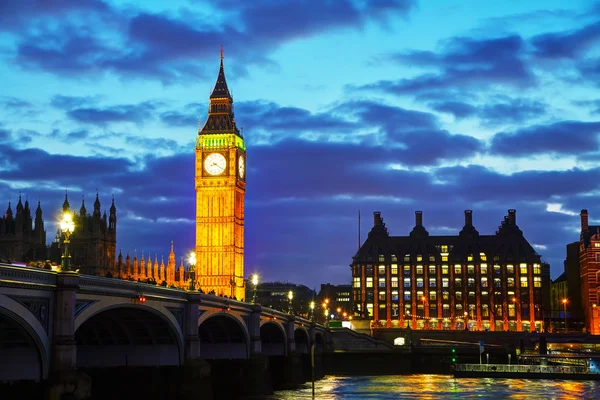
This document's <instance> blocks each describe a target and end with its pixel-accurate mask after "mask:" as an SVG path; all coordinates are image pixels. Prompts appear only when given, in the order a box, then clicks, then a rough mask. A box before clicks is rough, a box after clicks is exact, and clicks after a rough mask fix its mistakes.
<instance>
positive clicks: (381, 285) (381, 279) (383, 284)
mask: <svg viewBox="0 0 600 400" xmlns="http://www.w3.org/2000/svg"><path fill="white" fill-rule="evenodd" d="M379 287H381V288H384V287H385V278H379Z"/></svg>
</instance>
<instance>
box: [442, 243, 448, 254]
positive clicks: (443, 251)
mask: <svg viewBox="0 0 600 400" xmlns="http://www.w3.org/2000/svg"><path fill="white" fill-rule="evenodd" d="M447 252H448V245H446V244H443V245H442V253H447Z"/></svg>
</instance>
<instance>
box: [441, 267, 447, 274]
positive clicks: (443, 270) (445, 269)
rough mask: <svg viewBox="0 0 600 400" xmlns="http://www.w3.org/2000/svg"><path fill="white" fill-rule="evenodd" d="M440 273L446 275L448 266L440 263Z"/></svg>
mask: <svg viewBox="0 0 600 400" xmlns="http://www.w3.org/2000/svg"><path fill="white" fill-rule="evenodd" d="M442 275H448V266H447V265H442Z"/></svg>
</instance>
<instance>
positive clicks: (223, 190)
mask: <svg viewBox="0 0 600 400" xmlns="http://www.w3.org/2000/svg"><path fill="white" fill-rule="evenodd" d="M195 187H196V249H195V252H196V271H197V276H198V284H199V286H200V288H202V290H203V291H204V292H205V293H207V292H210V291H212V290H214V291H215V293H216V294H217V295H225V296H229V297H236V298H237V299H242V298H244V297H245V283H244V282H245V281H244V196H245V194H246V145H245V143H244V138H243V136H242V134H241V133H240V131H239V130H238V128H237V126H236V124H235V118H234V113H233V97H232V96H231V93H230V92H229V88H228V87H227V80H226V79H225V70H224V68H223V48H222V47H221V64H220V67H219V75H218V76H217V82H216V84H215V87H214V89H213V91H212V93H211V95H210V104H209V109H208V118H207V119H206V122H205V123H204V126H203V127H202V128H201V129H199V130H198V137H197V139H196V179H195Z"/></svg>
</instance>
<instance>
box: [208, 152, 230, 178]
mask: <svg viewBox="0 0 600 400" xmlns="http://www.w3.org/2000/svg"><path fill="white" fill-rule="evenodd" d="M226 165H227V161H226V160H225V157H223V154H220V153H212V154H209V155H208V157H206V158H205V159H204V169H205V170H206V172H208V173H209V174H211V175H221V174H222V173H223V171H225V167H226Z"/></svg>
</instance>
